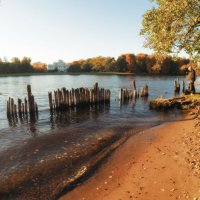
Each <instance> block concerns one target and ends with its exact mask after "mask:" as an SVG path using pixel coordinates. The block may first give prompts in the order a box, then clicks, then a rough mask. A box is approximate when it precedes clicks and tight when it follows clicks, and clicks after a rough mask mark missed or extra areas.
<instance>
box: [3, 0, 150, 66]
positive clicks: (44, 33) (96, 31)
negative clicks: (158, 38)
mask: <svg viewBox="0 0 200 200" xmlns="http://www.w3.org/2000/svg"><path fill="white" fill-rule="evenodd" d="M152 6H153V4H152V3H150V2H149V1H148V0H0V57H1V58H4V57H6V58H7V59H9V60H10V59H11V58H12V57H15V56H16V57H19V58H22V57H24V56H28V57H31V59H32V62H36V61H42V62H46V63H48V64H49V63H52V62H54V61H56V60H58V59H62V60H64V61H65V62H72V61H74V60H79V59H86V58H90V57H96V56H112V57H115V58H116V57H118V56H119V55H121V54H125V53H134V54H137V53H149V54H150V53H152V51H151V50H149V49H146V48H144V47H143V45H144V38H143V37H142V36H140V35H139V33H140V29H141V27H142V16H143V14H144V13H145V12H146V11H147V10H148V9H150V8H152Z"/></svg>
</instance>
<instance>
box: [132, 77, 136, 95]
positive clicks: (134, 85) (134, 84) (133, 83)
mask: <svg viewBox="0 0 200 200" xmlns="http://www.w3.org/2000/svg"><path fill="white" fill-rule="evenodd" d="M132 86H133V96H134V97H135V98H136V97H137V88H136V83H135V80H132Z"/></svg>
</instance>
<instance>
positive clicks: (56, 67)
mask: <svg viewBox="0 0 200 200" xmlns="http://www.w3.org/2000/svg"><path fill="white" fill-rule="evenodd" d="M69 66H70V64H69V63H65V62H64V61H62V60H58V61H57V62H54V63H53V64H49V65H48V71H59V72H65V71H67V70H68V68H69Z"/></svg>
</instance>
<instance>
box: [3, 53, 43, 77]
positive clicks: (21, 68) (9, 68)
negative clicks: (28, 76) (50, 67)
mask: <svg viewBox="0 0 200 200" xmlns="http://www.w3.org/2000/svg"><path fill="white" fill-rule="evenodd" d="M45 71H47V65H46V64H45V63H41V62H37V63H33V64H31V58H29V57H24V58H23V59H21V60H20V59H19V58H17V57H14V58H12V59H11V61H8V60H6V59H4V60H2V59H1V58H0V74H16V73H33V72H45Z"/></svg>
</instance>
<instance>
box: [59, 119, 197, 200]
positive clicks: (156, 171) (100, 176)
mask: <svg viewBox="0 0 200 200" xmlns="http://www.w3.org/2000/svg"><path fill="white" fill-rule="evenodd" d="M196 122H197V121H196V120H191V116H189V117H188V118H187V119H185V120H182V121H177V122H171V123H168V124H165V125H161V126H159V127H156V128H150V129H149V130H146V131H143V132H141V133H140V134H137V135H135V136H132V137H131V138H130V139H129V140H128V141H127V142H126V143H125V144H123V145H122V146H121V147H120V148H118V149H117V150H116V151H115V152H114V153H113V155H112V156H111V157H110V158H109V159H108V160H107V162H105V163H104V164H103V165H102V166H101V167H100V168H99V169H98V170H97V171H96V172H95V174H94V175H93V176H92V177H91V178H89V179H88V180H87V181H85V182H84V183H83V184H81V185H79V186H78V187H76V188H75V189H74V190H73V191H71V192H69V193H67V194H66V195H64V196H63V197H61V198H60V199H61V200H75V199H76V200H79V199H80V200H93V199H95V200H124V199H141V200H148V199H149V200H155V199H162V200H165V199H198V198H200V172H199V171H200V159H199V158H200V151H199V146H200V134H199V132H200V129H199V128H196V127H195V124H196Z"/></svg>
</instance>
